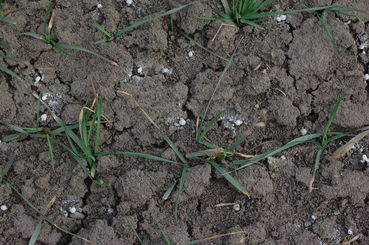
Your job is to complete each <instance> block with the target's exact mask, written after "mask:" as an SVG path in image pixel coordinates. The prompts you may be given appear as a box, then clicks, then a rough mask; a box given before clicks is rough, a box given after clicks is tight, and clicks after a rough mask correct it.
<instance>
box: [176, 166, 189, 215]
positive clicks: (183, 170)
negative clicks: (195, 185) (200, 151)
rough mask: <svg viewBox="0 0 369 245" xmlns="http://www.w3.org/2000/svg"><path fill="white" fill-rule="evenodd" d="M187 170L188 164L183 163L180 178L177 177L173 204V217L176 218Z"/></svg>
mask: <svg viewBox="0 0 369 245" xmlns="http://www.w3.org/2000/svg"><path fill="white" fill-rule="evenodd" d="M187 170H188V164H185V166H183V168H182V173H181V178H180V179H179V185H178V191H177V195H176V201H175V204H174V217H176V218H177V219H178V210H179V203H180V201H181V195H182V193H183V187H184V183H185V179H186V174H187Z"/></svg>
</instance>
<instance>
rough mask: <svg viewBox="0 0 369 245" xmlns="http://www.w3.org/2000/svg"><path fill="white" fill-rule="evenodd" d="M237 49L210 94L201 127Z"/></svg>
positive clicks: (202, 116)
mask: <svg viewBox="0 0 369 245" xmlns="http://www.w3.org/2000/svg"><path fill="white" fill-rule="evenodd" d="M236 51H237V47H236V48H235V50H234V51H233V53H232V56H231V58H229V59H228V62H227V65H226V66H225V68H224V70H223V72H222V74H221V75H220V77H219V79H218V81H217V83H216V85H215V88H214V90H213V93H212V94H211V96H210V99H209V102H208V104H207V105H206V107H205V109H204V111H203V113H202V115H201V121H200V124H199V128H202V127H203V125H204V121H205V120H206V115H207V113H208V111H209V108H210V105H211V103H212V102H213V99H214V96H215V94H216V92H217V91H218V89H219V87H220V83H221V82H222V80H223V78H224V75H225V74H226V72H227V71H228V69H229V67H230V66H231V64H232V62H233V58H234V56H235V55H236Z"/></svg>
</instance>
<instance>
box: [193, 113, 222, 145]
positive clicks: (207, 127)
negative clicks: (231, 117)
mask: <svg viewBox="0 0 369 245" xmlns="http://www.w3.org/2000/svg"><path fill="white" fill-rule="evenodd" d="M226 111H227V109H225V110H223V111H220V112H218V113H217V114H215V116H213V117H212V118H211V120H210V121H209V122H208V123H207V124H206V125H203V123H204V120H202V122H201V123H200V126H199V129H200V132H199V135H198V137H197V141H199V142H200V141H203V139H204V137H205V136H206V134H207V133H208V132H209V130H210V129H211V128H212V127H213V126H214V124H215V123H216V122H217V121H218V120H219V119H220V117H221V116H222V115H223V114H224V113H225V112H226ZM205 113H206V112H205ZM205 113H204V114H203V115H206V114H205Z"/></svg>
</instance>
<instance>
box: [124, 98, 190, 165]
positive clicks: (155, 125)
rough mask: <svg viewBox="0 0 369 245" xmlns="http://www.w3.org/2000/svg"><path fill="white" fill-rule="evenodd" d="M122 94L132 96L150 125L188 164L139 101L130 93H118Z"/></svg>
mask: <svg viewBox="0 0 369 245" xmlns="http://www.w3.org/2000/svg"><path fill="white" fill-rule="evenodd" d="M118 92H119V93H121V94H124V95H128V96H130V97H131V98H132V99H133V101H134V103H135V104H136V106H137V107H138V108H139V109H140V110H141V112H142V113H143V114H144V116H145V117H146V118H147V119H148V120H149V121H150V123H151V124H152V125H153V126H154V127H155V128H156V130H157V131H158V133H159V134H160V136H161V137H162V138H163V139H164V140H165V141H166V142H167V144H168V145H169V146H170V148H171V149H172V150H173V151H174V153H175V154H176V155H177V157H178V158H179V159H180V160H181V162H183V163H184V164H188V162H187V160H186V158H185V157H184V156H183V154H182V153H181V152H180V151H179V150H178V147H177V146H176V145H175V144H174V143H173V141H172V140H171V139H169V137H168V136H167V135H166V134H164V132H163V131H162V130H161V128H160V127H159V126H158V125H157V124H156V123H155V122H154V120H153V119H152V118H151V117H150V116H149V114H148V113H147V112H146V111H145V110H144V109H143V108H142V107H141V106H140V104H139V103H138V102H137V100H136V99H135V98H134V97H133V96H132V95H131V94H129V93H126V92H124V91H118Z"/></svg>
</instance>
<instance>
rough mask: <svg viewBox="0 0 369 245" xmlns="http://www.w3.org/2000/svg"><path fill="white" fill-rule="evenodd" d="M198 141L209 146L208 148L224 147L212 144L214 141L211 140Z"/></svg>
mask: <svg viewBox="0 0 369 245" xmlns="http://www.w3.org/2000/svg"><path fill="white" fill-rule="evenodd" d="M198 143H200V144H202V145H204V146H206V147H208V148H213V149H219V148H222V147H220V146H217V145H214V144H212V143H209V142H207V141H205V140H200V141H198Z"/></svg>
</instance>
